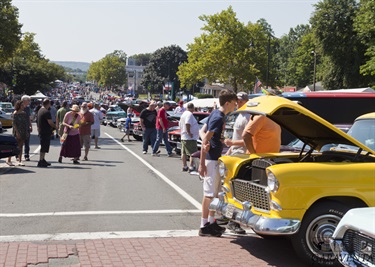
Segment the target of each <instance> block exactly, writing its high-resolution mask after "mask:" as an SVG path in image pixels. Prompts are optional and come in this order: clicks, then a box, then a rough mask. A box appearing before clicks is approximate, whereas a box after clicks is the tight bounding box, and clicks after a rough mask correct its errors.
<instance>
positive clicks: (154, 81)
mask: <svg viewBox="0 0 375 267" xmlns="http://www.w3.org/2000/svg"><path fill="white" fill-rule="evenodd" d="M186 60H187V54H186V52H185V51H184V50H183V49H182V48H181V47H179V46H177V45H171V46H167V47H163V48H160V49H158V50H156V51H155V52H154V53H153V54H152V55H151V58H150V62H149V64H148V65H147V66H146V68H145V70H144V72H143V78H142V81H141V85H143V86H144V87H145V88H147V89H148V90H151V92H153V93H155V92H157V93H159V92H161V90H162V87H163V86H164V85H165V84H167V83H168V82H171V83H173V86H174V91H173V92H172V94H173V93H175V92H177V91H179V89H180V80H179V79H178V76H177V74H176V73H177V70H178V67H179V66H180V65H181V64H182V63H183V62H185V61H186ZM171 97H172V99H174V97H175V95H171Z"/></svg>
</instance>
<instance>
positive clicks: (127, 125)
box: [121, 113, 133, 142]
mask: <svg viewBox="0 0 375 267" xmlns="http://www.w3.org/2000/svg"><path fill="white" fill-rule="evenodd" d="M127 116H128V117H127V118H126V120H125V126H124V132H125V133H124V135H123V136H122V138H121V142H124V138H125V137H128V142H131V141H132V140H130V127H131V125H132V116H133V114H132V113H128V114H127Z"/></svg>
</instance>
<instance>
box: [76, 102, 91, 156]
mask: <svg viewBox="0 0 375 267" xmlns="http://www.w3.org/2000/svg"><path fill="white" fill-rule="evenodd" d="M80 116H81V120H80V122H79V125H80V127H79V137H80V141H81V148H84V149H85V155H84V156H83V158H82V160H85V161H86V160H88V158H87V157H88V155H89V150H90V144H91V125H93V124H94V115H92V113H91V112H89V108H88V105H87V103H86V102H83V103H82V105H81V111H80Z"/></svg>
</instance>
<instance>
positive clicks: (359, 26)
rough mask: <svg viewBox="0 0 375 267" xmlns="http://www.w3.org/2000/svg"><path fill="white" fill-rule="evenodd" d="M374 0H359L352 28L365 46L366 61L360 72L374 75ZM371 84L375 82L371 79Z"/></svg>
mask: <svg viewBox="0 0 375 267" xmlns="http://www.w3.org/2000/svg"><path fill="white" fill-rule="evenodd" d="M374 21H375V1H373V0H361V1H360V7H359V11H358V12H357V16H356V18H355V20H354V28H355V30H356V31H357V32H358V36H359V38H360V40H361V41H362V43H363V44H364V45H365V47H366V53H365V56H366V63H365V64H364V65H362V66H361V74H363V75H371V76H373V77H374V76H375V23H374ZM372 84H373V85H374V84H375V81H374V79H372Z"/></svg>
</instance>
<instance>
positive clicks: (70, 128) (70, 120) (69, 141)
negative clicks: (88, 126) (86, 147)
mask: <svg viewBox="0 0 375 267" xmlns="http://www.w3.org/2000/svg"><path fill="white" fill-rule="evenodd" d="M70 110H71V111H69V112H67V113H66V114H65V117H64V122H63V125H64V127H65V128H64V133H67V136H66V139H65V140H64V142H63V143H62V145H61V149H60V156H59V160H58V161H59V163H62V157H66V158H73V164H79V161H78V160H79V158H80V157H81V141H80V137H79V122H80V121H81V116H80V114H79V106H78V105H75V104H74V105H73V106H72V108H71V109H70Z"/></svg>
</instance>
